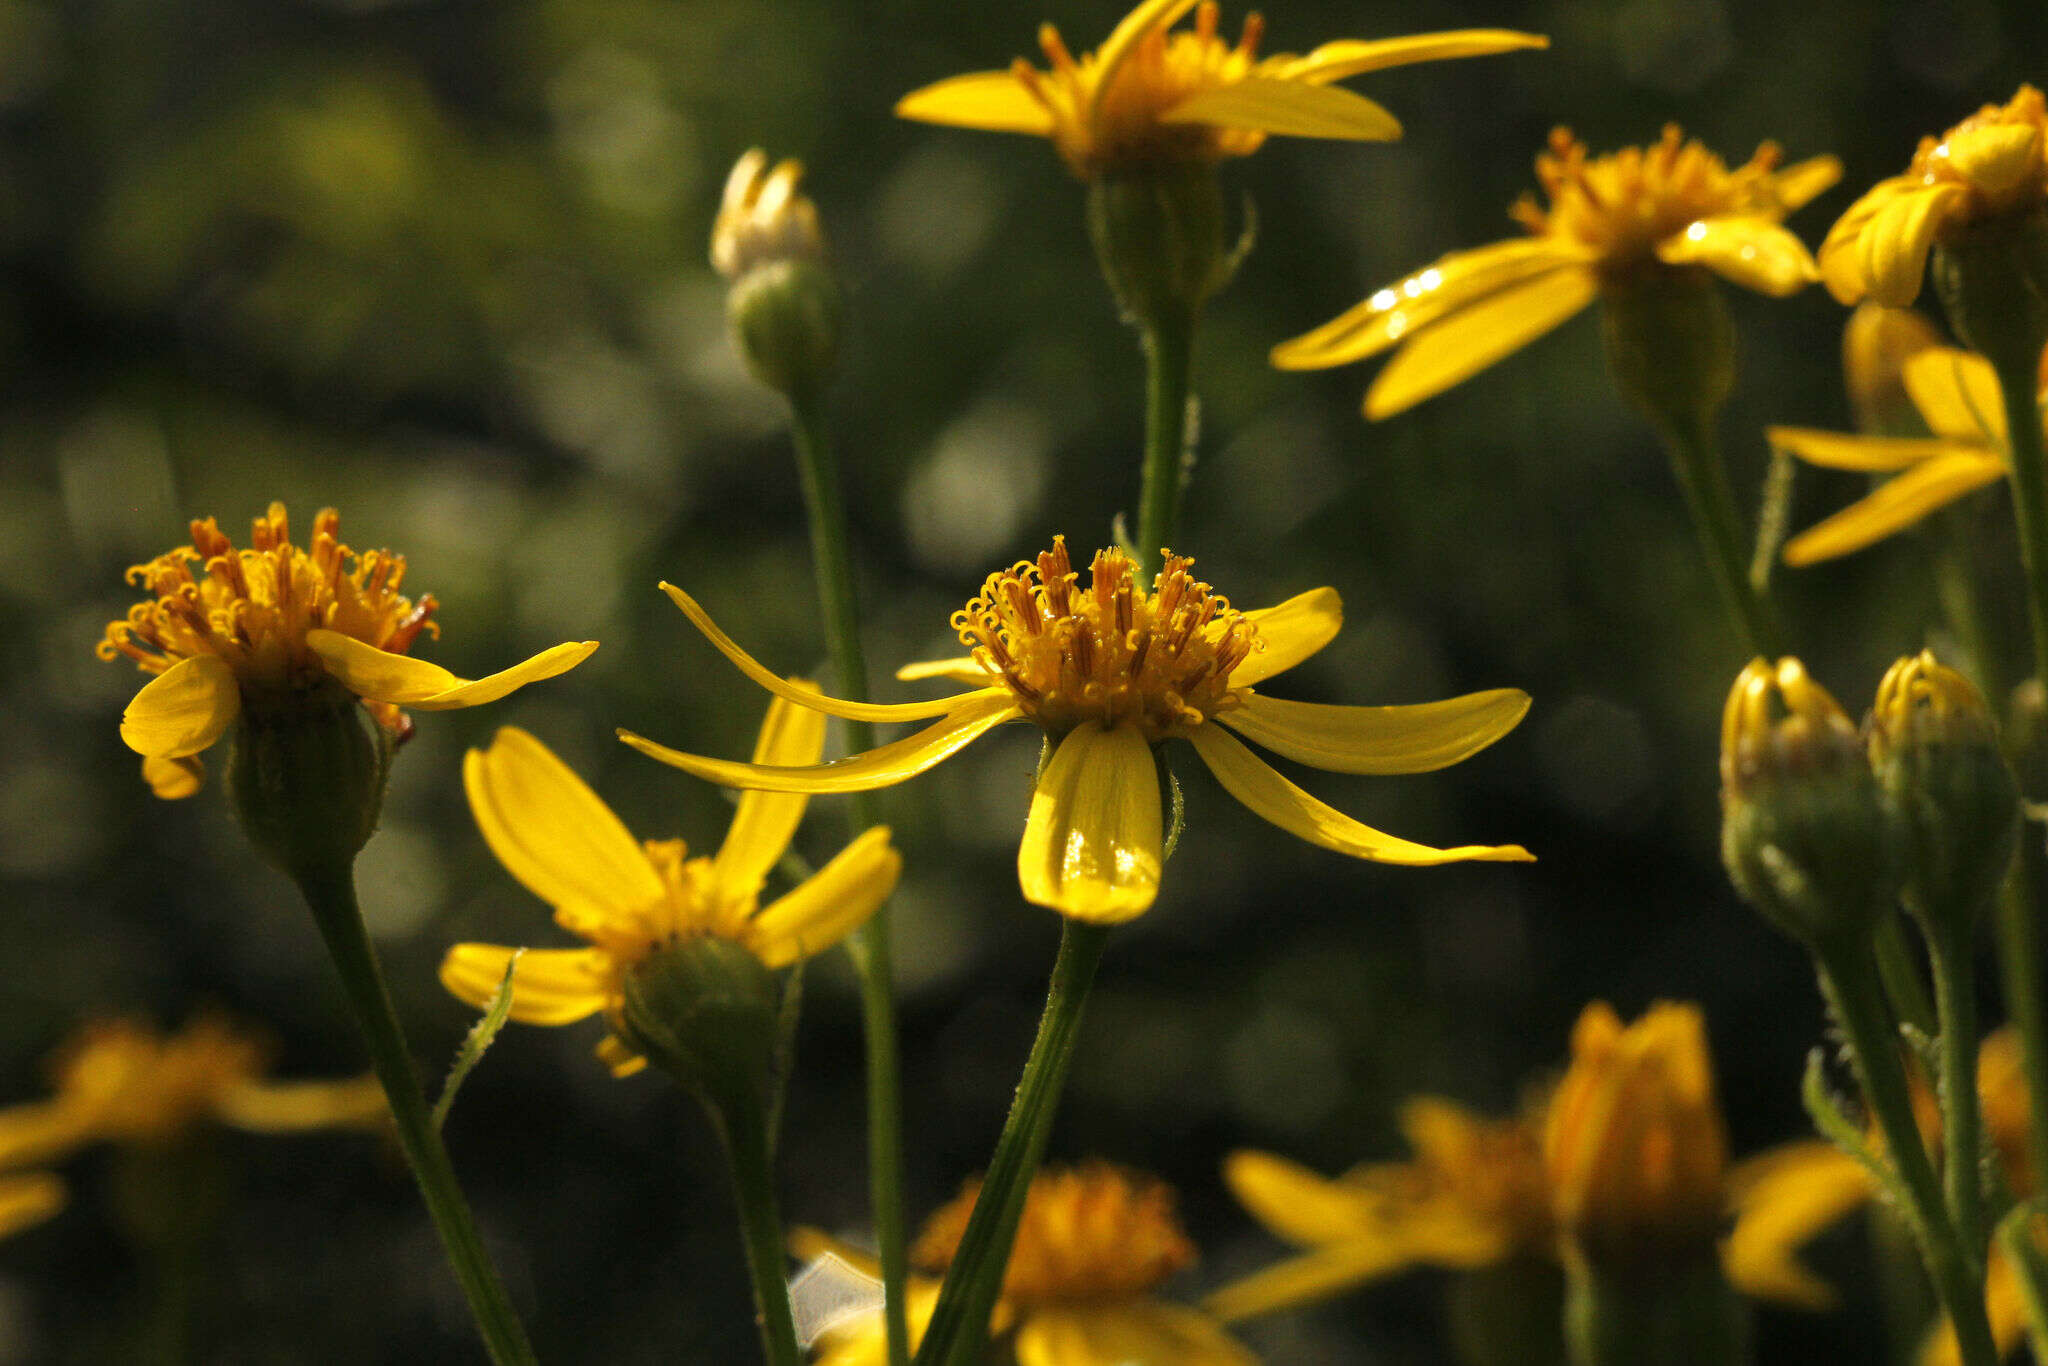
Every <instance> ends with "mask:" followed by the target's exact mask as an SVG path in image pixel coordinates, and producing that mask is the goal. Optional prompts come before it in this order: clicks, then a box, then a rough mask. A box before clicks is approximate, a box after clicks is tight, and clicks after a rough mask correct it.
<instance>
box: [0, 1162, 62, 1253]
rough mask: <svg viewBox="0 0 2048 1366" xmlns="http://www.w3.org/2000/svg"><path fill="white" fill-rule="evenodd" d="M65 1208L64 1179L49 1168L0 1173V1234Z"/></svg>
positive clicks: (9, 1233) (6, 1235)
mask: <svg viewBox="0 0 2048 1366" xmlns="http://www.w3.org/2000/svg"><path fill="white" fill-rule="evenodd" d="M63 1208H64V1183H63V1181H61V1180H59V1179H58V1178H57V1177H54V1176H52V1175H50V1174H49V1173H48V1172H30V1173H26V1174H24V1175H21V1176H0V1238H9V1237H12V1236H13V1235H15V1234H17V1233H19V1232H21V1231H22V1230H23V1229H25V1228H31V1227H33V1226H34V1225H36V1224H40V1223H42V1222H43V1220H45V1219H48V1218H49V1217H50V1216H51V1215H53V1214H55V1213H56V1212H57V1211H58V1210H61V1209H63Z"/></svg>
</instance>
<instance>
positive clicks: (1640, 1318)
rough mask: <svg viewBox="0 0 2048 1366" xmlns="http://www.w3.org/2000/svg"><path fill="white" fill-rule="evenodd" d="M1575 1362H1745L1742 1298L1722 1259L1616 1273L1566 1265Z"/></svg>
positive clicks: (1718, 1365)
mask: <svg viewBox="0 0 2048 1366" xmlns="http://www.w3.org/2000/svg"><path fill="white" fill-rule="evenodd" d="M1566 1272H1567V1280H1566V1291H1565V1308H1564V1324H1565V1342H1566V1346H1567V1348H1568V1350H1569V1352H1570V1357H1571V1363H1572V1366H1737V1363H1740V1362H1744V1361H1747V1360H1748V1358H1749V1347H1748V1341H1747V1339H1748V1336H1749V1334H1748V1332H1747V1328H1748V1325H1747V1323H1746V1322H1745V1319H1744V1315H1743V1307H1742V1301H1741V1299H1740V1298H1738V1297H1737V1296H1736V1294H1735V1291H1734V1289H1733V1288H1732V1287H1731V1286H1730V1285H1729V1284H1728V1281H1727V1277H1726V1276H1724V1275H1723V1274H1722V1271H1721V1264H1720V1261H1719V1259H1718V1258H1715V1257H1711V1256H1710V1257H1707V1258H1706V1259H1705V1260H1703V1261H1700V1262H1697V1263H1694V1264H1692V1265H1690V1266H1682V1267H1667V1268H1649V1267H1645V1268H1641V1269H1640V1271H1639V1274H1636V1275H1630V1276H1622V1277H1616V1276H1612V1275H1610V1274H1608V1273H1605V1272H1602V1271H1600V1270H1597V1269H1595V1268H1594V1267H1592V1266H1589V1265H1587V1264H1586V1263H1584V1262H1583V1261H1579V1262H1576V1263H1575V1264H1573V1265H1571V1266H1569V1267H1567V1268H1566Z"/></svg>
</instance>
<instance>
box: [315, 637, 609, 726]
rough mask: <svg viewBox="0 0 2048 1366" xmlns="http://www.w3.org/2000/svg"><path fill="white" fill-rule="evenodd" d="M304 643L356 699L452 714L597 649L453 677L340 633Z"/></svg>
mask: <svg viewBox="0 0 2048 1366" xmlns="http://www.w3.org/2000/svg"><path fill="white" fill-rule="evenodd" d="M306 644H307V646H308V647H309V648H310V649H311V650H312V651H313V653H314V654H316V655H319V656H320V662H321V663H322V664H325V665H326V666H327V672H329V673H331V674H333V675H334V676H335V677H336V678H338V679H340V680H341V682H342V685H343V686H344V687H346V688H347V689H348V690H349V691H350V692H352V693H354V694H356V695H357V696H358V697H367V698H369V699H370V700H371V701H373V702H391V703H395V704H396V705H398V706H402V707H411V708H413V709H414V710H415V711H453V710H455V709H457V708H459V707H480V706H482V705H483V704H484V703H486V702H495V701H497V700H498V699H499V698H501V697H503V696H505V695H506V694H508V693H514V692H517V691H519V689H521V688H523V687H525V686H526V685H527V684H529V683H538V682H539V681H540V680H541V679H543V678H553V677H554V676H555V675H557V674H565V673H567V672H569V670H571V669H573V668H575V667H576V666H577V665H578V664H581V663H582V662H583V661H584V660H586V659H588V658H590V653H591V651H593V650H595V649H596V648H597V642H596V641H594V640H585V641H576V642H570V643H566V644H562V645H556V646H552V647H550V648H548V649H545V650H542V651H541V652H540V653H539V654H537V655H535V656H533V657H532V658H531V659H527V660H523V661H521V662H520V663H518V664H514V665H513V666H512V667H511V668H509V669H501V670H499V671H498V672H497V673H494V674H487V675H485V676H484V677H482V678H476V679H469V678H457V677H456V676H455V675H454V674H452V673H449V672H448V671H447V670H446V669H444V668H442V667H441V666H440V665H438V664H429V663H428V662H427V661H426V660H424V659H414V658H413V657H412V656H410V655H395V654H392V653H390V652H389V651H387V650H380V649H378V648H377V647H376V646H374V645H365V644H364V643H363V642H362V641H360V640H357V639H356V638H355V637H354V636H345V635H343V634H341V633H340V632H339V631H308V632H306Z"/></svg>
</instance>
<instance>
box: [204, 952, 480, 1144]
mask: <svg viewBox="0 0 2048 1366" xmlns="http://www.w3.org/2000/svg"><path fill="white" fill-rule="evenodd" d="M499 971H500V974H501V976H502V973H503V969H500V970H499ZM493 989H495V988H493ZM220 1118H221V1122H222V1123H224V1124H229V1125H232V1126H234V1127H235V1128H237V1129H246V1130H248V1131H249V1132H251V1133H258V1134H292V1133H303V1132H305V1131H307V1130H311V1129H374V1128H378V1127H380V1126H382V1125H383V1124H385V1123H386V1122H387V1121H389V1119H390V1118H391V1106H390V1103H389V1102H388V1101H386V1100H385V1098H384V1088H383V1086H382V1085H380V1084H379V1083H378V1081H377V1079H376V1078H375V1077H371V1076H363V1077H351V1078H349V1079H348V1080H346V1081H288V1082H253V1081H252V1082H244V1083H242V1084H241V1085H239V1086H234V1087H230V1088H229V1089H228V1090H227V1091H226V1092H225V1093H224V1094H223V1095H222V1096H221V1098H220Z"/></svg>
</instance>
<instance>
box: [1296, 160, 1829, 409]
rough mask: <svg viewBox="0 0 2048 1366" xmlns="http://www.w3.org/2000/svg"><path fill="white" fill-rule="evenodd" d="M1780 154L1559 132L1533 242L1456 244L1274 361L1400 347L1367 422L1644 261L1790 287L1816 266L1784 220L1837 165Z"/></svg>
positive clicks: (1530, 225)
mask: <svg viewBox="0 0 2048 1366" xmlns="http://www.w3.org/2000/svg"><path fill="white" fill-rule="evenodd" d="M1778 159H1779V152H1778V148H1777V146H1776V144H1774V143H1769V142H1767V143H1764V144H1763V145H1762V146H1761V147H1759V148H1757V151H1756V155H1755V156H1753V157H1751V158H1750V159H1749V162H1748V163H1747V164H1746V165H1743V166H1740V167H1737V168H1736V169H1734V170H1732V171H1731V170H1729V169H1728V167H1727V165H1726V164H1725V163H1724V162H1723V161H1722V160H1721V158H1720V157H1718V156H1716V155H1714V154H1713V153H1712V152H1710V151H1708V150H1707V149H1706V148H1705V147H1703V146H1701V145H1700V144H1699V143H1698V142H1686V141H1684V140H1683V137H1682V135H1681V134H1680V132H1679V130H1678V127H1677V125H1675V124H1672V125H1667V126H1666V127H1665V129H1664V136H1663V138H1662V139H1661V140H1660V141H1658V142H1657V143H1656V144H1655V145H1654V146H1651V147H1629V148H1624V149H1623V150H1621V151H1619V152H1614V153H1611V154H1609V155H1607V156H1602V157H1589V156H1588V155H1587V152H1586V146H1585V144H1584V143H1582V142H1580V141H1579V140H1578V139H1576V138H1574V137H1573V136H1572V135H1571V131H1570V130H1569V129H1566V128H1559V129H1557V130H1556V131H1555V132H1553V133H1552V134H1551V135H1550V149H1549V150H1548V151H1547V152H1545V153H1543V154H1541V155H1539V156H1538V157H1537V158H1536V176H1537V179H1539V180H1540V181H1542V183H1543V189H1544V192H1545V194H1546V195H1548V197H1549V200H1550V208H1549V210H1548V211H1545V210H1543V209H1541V208H1539V207H1538V206H1537V204H1536V201H1535V200H1534V198H1532V197H1530V196H1524V197H1523V198H1522V200H1521V202H1520V203H1518V204H1516V205H1515V207H1514V209H1513V210H1512V215H1513V217H1514V218H1515V219H1516V221H1518V222H1520V223H1521V224H1522V225H1523V226H1524V227H1526V228H1527V229H1528V230H1529V234H1530V235H1529V236H1527V237H1522V238H1514V239H1510V240H1508V241H1505V242H1496V243H1494V244H1493V245H1492V246H1486V247H1479V248H1477V249H1475V250H1472V251H1460V252H1453V253H1452V254H1450V255H1449V256H1445V257H1443V258H1442V259H1440V260H1439V261H1437V262H1436V264H1434V265H1432V266H1430V267H1429V268H1428V269H1426V270H1421V271H1418V272H1416V273H1415V274H1413V275H1410V276H1408V277H1407V278H1406V279H1404V280H1397V281H1395V282H1394V283H1393V284H1391V285H1388V286H1387V287H1386V288H1385V289H1381V290H1378V291H1376V292H1375V293H1373V294H1371V295H1370V296H1368V297H1367V298H1366V299H1365V301H1364V302H1362V303H1360V304H1358V305H1357V306H1356V307H1354V308H1352V309H1350V310H1349V311H1348V312H1345V313H1342V314H1340V315H1338V316H1337V317H1336V318H1333V319H1331V320H1330V321H1329V322H1327V323H1324V324H1323V325H1322V326H1321V327H1318V328H1316V329H1315V330H1314V331H1312V332H1308V333H1305V334H1303V335H1302V336H1299V337H1296V338H1294V339H1293V340H1292V341H1287V342H1282V343H1281V344H1280V345H1279V346H1277V347H1275V348H1273V356H1272V360H1273V364H1274V365H1276V366H1278V367H1280V368H1281V369H1283V370H1322V369H1327V368H1329V367H1330V366H1333V365H1348V364H1350V363H1352V362H1353V361H1360V360H1365V359H1367V358H1369V357H1372V356H1376V355H1379V354H1380V353H1382V352H1384V351H1388V350H1391V349H1392V348H1394V347H1396V346H1399V347H1400V348H1401V349H1400V352H1399V353H1398V354H1397V355H1396V356H1395V357H1394V358H1393V360H1392V361H1390V362H1389V363H1388V364H1387V366H1386V368H1385V369H1383V370H1381V371H1380V373H1379V376H1378V378H1376V379H1375V380H1374V381H1373V383H1372V387H1371V388H1369V389H1368V390H1367V391H1366V395H1365V415H1366V416H1367V417H1369V418H1372V419H1374V420H1375V421H1376V420H1378V419H1380V418H1385V417H1392V416H1393V415H1394V414H1396V413H1399V412H1402V411H1405V410H1406V409H1408V408H1411V407H1413V406H1415V405H1416V404H1418V403H1420V402H1422V401H1423V400H1424V399H1428V398H1432V397H1434V396H1436V395H1437V394H1440V393H1442V392H1443V391H1444V390H1446V389H1448V388H1450V387H1451V386H1452V385H1455V384H1458V383H1460V382H1462V381H1464V380H1466V379H1468V378H1470V377H1471V376H1472V375H1475V374H1477V373H1478V372H1479V371H1481V370H1483V369H1485V368H1486V367H1487V366H1489V365H1492V364H1493V363H1494V362H1495V361H1497V360H1500V359H1501V358H1502V357H1504V356H1507V355H1509V354H1511V353H1512V352H1515V351H1518V350H1520V349H1521V348H1522V347H1523V346H1526V345H1527V344H1528V343H1530V342H1532V341H1534V340H1535V339H1536V338H1538V337H1540V336H1542V335H1543V334H1544V333H1546V332H1548V331H1550V330H1551V329H1552V328H1554V327H1556V326H1558V325H1559V324H1561V323H1563V322H1564V321H1565V320H1566V319H1568V318H1570V317H1572V316H1573V315H1574V314H1576V313H1578V312H1579V310H1581V309H1583V308H1584V307H1586V305H1588V304H1590V303H1592V302H1593V300H1594V299H1595V298H1596V297H1598V296H1599V295H1600V294H1601V292H1602V291H1603V290H1608V289H1612V288H1614V287H1616V286H1618V285H1624V284H1626V283H1628V282H1629V281H1630V280H1632V279H1634V278H1637V277H1639V276H1641V275H1642V274H1643V273H1645V272H1648V271H1653V270H1657V269H1660V268H1687V267H1694V266H1698V267H1704V268H1705V269H1707V270H1711V271H1712V272H1714V273H1715V274H1716V275H1719V276H1721V277H1722V278H1723V279H1725V280H1728V281H1730V282H1731V283H1734V284H1738V285H1741V286H1742V287H1743V288H1745V289H1753V290H1756V291H1757V292H1758V293H1761V294H1768V295H1771V296H1773V297H1783V296H1785V295H1788V294H1793V293H1796V292H1797V291H1799V290H1800V289H1803V288H1804V287H1805V286H1806V285H1807V284H1808V283H1810V282H1811V281H1813V280H1814V279H1816V278H1817V271H1816V268H1815V266H1814V262H1813V258H1812V257H1811V256H1810V255H1808V254H1807V250H1806V248H1805V247H1804V246H1802V245H1801V244H1800V241H1799V239H1798V238H1797V237H1794V236H1793V235H1792V234H1791V233H1790V232H1788V231H1786V230H1785V229H1784V228H1783V227H1781V226H1780V222H1781V220H1783V218H1784V217H1785V215H1786V214H1788V213H1790V212H1792V210H1794V209H1796V208H1798V207H1799V206H1800V205H1802V204H1804V203H1806V202H1807V201H1808V200H1810V199H1812V198H1813V197H1814V196H1815V195H1818V194H1820V193H1821V192H1822V191H1823V190H1825V189H1827V188H1828V187H1829V186H1830V185H1832V184H1834V183H1835V181H1836V180H1837V179H1838V178H1839V177H1840V176H1841V173H1842V168H1841V163H1839V162H1838V161H1836V160H1835V159H1834V158H1833V157H1827V156H1823V157H1815V158H1813V159H1811V160H1808V161H1802V162H1800V163H1798V164H1797V165H1794V166H1788V167H1786V168H1785V169H1784V170H1782V171H1781V170H1779V169H1777V167H1778Z"/></svg>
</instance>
